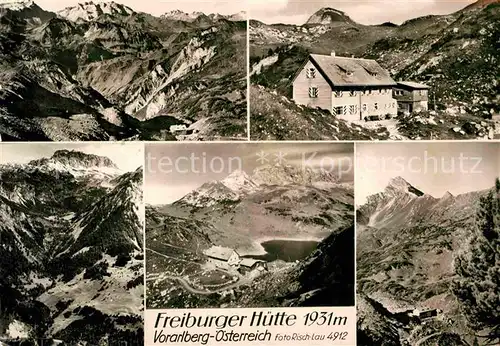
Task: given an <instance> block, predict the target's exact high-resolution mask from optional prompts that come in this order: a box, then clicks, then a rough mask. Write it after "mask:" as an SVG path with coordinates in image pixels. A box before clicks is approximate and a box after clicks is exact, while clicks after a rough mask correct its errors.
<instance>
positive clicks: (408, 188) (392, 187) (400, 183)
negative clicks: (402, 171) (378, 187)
mask: <svg viewBox="0 0 500 346" xmlns="http://www.w3.org/2000/svg"><path fill="white" fill-rule="evenodd" d="M384 192H385V193H386V194H389V195H391V196H394V195H398V194H401V193H409V194H413V195H415V196H417V197H420V196H423V195H424V193H423V192H422V191H420V190H418V189H417V188H415V187H414V186H412V185H411V184H410V183H409V182H407V181H406V180H405V179H404V178H402V177H395V178H392V179H391V180H389V184H388V185H387V186H386V188H385V190H384Z"/></svg>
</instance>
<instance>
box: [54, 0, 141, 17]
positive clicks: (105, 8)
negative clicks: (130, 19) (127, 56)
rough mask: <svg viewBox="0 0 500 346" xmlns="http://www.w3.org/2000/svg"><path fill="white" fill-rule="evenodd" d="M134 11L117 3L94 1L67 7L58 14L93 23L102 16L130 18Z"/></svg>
mask: <svg viewBox="0 0 500 346" xmlns="http://www.w3.org/2000/svg"><path fill="white" fill-rule="evenodd" d="M134 13H135V12H134V10H132V9H131V8H130V7H128V6H125V5H122V4H117V3H116V2H113V1H111V2H100V3H94V2H92V1H89V2H84V3H80V4H78V5H76V6H71V7H67V8H65V9H63V10H61V11H59V12H58V13H57V14H58V15H59V16H61V17H63V18H66V19H68V20H71V21H74V22H77V21H92V20H94V19H96V18H98V17H99V16H100V15H103V14H108V15H115V16H116V15H119V16H130V15H132V14H134Z"/></svg>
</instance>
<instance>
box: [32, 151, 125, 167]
mask: <svg viewBox="0 0 500 346" xmlns="http://www.w3.org/2000/svg"><path fill="white" fill-rule="evenodd" d="M29 164H30V165H36V166H41V165H47V164H55V165H63V166H69V167H84V168H112V169H118V167H117V166H116V165H115V164H114V163H113V161H111V160H110V159H109V158H107V157H105V156H98V155H94V154H86V153H83V152H81V151H75V150H67V149H63V150H57V151H56V152H54V154H53V155H52V156H51V157H50V158H43V159H39V160H33V161H31V162H30V163H29Z"/></svg>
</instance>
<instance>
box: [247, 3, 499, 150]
mask: <svg viewBox="0 0 500 346" xmlns="http://www.w3.org/2000/svg"><path fill="white" fill-rule="evenodd" d="M499 16H500V14H499V10H498V4H497V3H496V2H495V1H493V2H491V1H477V2H474V0H468V1H456V0H455V1H434V2H427V1H411V2H398V4H397V6H390V5H389V4H388V3H386V2H384V1H380V0H373V1H361V2H360V1H333V2H332V1H328V0H313V1H303V0H285V1H251V2H250V5H249V20H250V22H249V23H250V24H249V35H250V47H249V54H250V85H251V86H250V128H251V131H250V136H251V139H252V140H419V139H424V140H468V139H486V140H488V139H490V140H491V139H494V138H497V139H498V138H500V107H499V104H500V103H499V101H498V88H497V83H496V81H495V78H492V77H491V76H494V75H498V74H499V73H500V70H499V67H498V63H497V62H496V59H497V58H498V49H496V48H495V47H497V45H498V42H497V37H498V34H499V30H500V29H499V28H498V25H496V23H497V22H498V18H499ZM477 23H482V24H481V25H477ZM493 52H494V53H493Z"/></svg>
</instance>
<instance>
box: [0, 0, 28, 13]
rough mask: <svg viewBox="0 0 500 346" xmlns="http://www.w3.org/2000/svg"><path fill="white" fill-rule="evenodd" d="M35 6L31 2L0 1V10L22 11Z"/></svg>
mask: <svg viewBox="0 0 500 346" xmlns="http://www.w3.org/2000/svg"><path fill="white" fill-rule="evenodd" d="M33 6H36V4H35V2H34V1H32V0H18V1H9V0H7V1H1V2H0V8H3V9H8V10H11V11H22V10H24V9H26V8H30V7H33Z"/></svg>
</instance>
